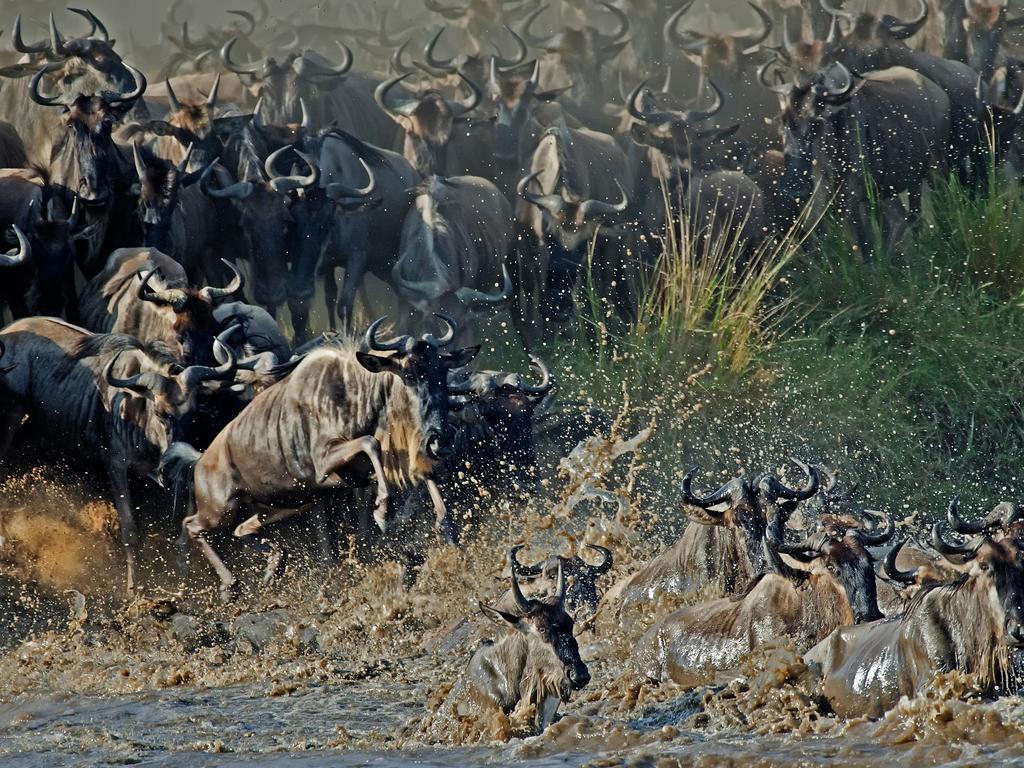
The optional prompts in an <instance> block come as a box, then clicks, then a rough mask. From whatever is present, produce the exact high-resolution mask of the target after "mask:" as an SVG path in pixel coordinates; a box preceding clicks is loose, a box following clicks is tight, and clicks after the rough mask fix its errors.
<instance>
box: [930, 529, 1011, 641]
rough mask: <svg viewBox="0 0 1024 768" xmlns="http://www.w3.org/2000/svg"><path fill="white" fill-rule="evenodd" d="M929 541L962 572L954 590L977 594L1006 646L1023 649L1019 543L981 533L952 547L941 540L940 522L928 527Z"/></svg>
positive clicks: (952, 544) (947, 542)
mask: <svg viewBox="0 0 1024 768" xmlns="http://www.w3.org/2000/svg"><path fill="white" fill-rule="evenodd" d="M931 540H932V546H933V547H934V548H935V549H936V550H938V551H939V553H940V554H942V555H943V557H945V558H946V559H947V560H949V561H950V562H952V563H955V564H957V565H959V566H960V567H961V569H964V568H965V569H966V571H965V574H964V577H963V580H962V583H961V584H960V585H959V587H958V588H960V589H970V590H972V591H974V592H975V593H976V594H977V596H978V597H979V599H980V603H981V604H982V605H985V606H986V607H987V608H988V610H990V611H991V612H992V617H991V618H992V620H993V624H994V625H995V626H996V627H999V628H1000V629H1001V630H1002V632H1003V634H1004V637H1005V639H1006V642H1007V644H1008V645H1010V646H1011V647H1014V648H1020V647H1022V646H1024V559H1022V557H1021V555H1022V552H1021V544H1020V542H1019V541H1018V540H1017V539H1016V538H1009V537H1007V538H1002V539H994V538H992V537H991V536H989V535H987V534H982V535H980V536H977V537H975V538H974V539H970V540H968V541H967V542H966V543H965V544H954V543H951V542H949V541H946V540H945V539H944V538H943V536H942V530H941V524H940V523H935V524H934V525H933V526H932V535H931ZM965 630H968V631H969V630H970V628H968V627H965Z"/></svg>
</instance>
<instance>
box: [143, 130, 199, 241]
mask: <svg viewBox="0 0 1024 768" xmlns="http://www.w3.org/2000/svg"><path fill="white" fill-rule="evenodd" d="M191 156H192V145H191V144H190V145H189V147H188V150H187V151H186V152H185V156H184V157H183V158H182V159H181V162H179V163H178V164H177V165H175V164H174V163H171V162H168V161H166V160H163V159H161V158H159V157H156V156H155V155H153V154H151V153H150V152H148V151H146V152H145V157H144V153H143V150H142V149H141V148H140V147H139V145H138V144H137V143H135V142H132V159H133V161H134V163H135V174H136V176H137V177H138V182H137V184H136V185H133V187H132V191H133V192H136V193H137V194H138V196H139V208H138V215H139V219H140V220H141V221H142V232H143V240H142V244H143V245H146V246H150V247H152V248H156V249H157V250H161V251H169V250H170V247H171V225H172V223H173V221H174V212H175V211H176V210H177V208H178V200H179V196H180V193H181V190H182V189H185V188H187V187H190V186H192V185H193V184H195V183H196V182H197V181H199V177H200V175H201V172H200V171H193V172H192V173H186V169H187V168H188V164H189V159H190V158H191Z"/></svg>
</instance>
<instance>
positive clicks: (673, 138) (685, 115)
mask: <svg viewBox="0 0 1024 768" xmlns="http://www.w3.org/2000/svg"><path fill="white" fill-rule="evenodd" d="M708 86H709V87H710V88H711V90H712V92H713V93H714V95H715V101H714V103H713V104H711V105H710V106H709V107H707V108H706V109H689V110H686V111H685V112H679V111H674V110H666V109H659V108H657V106H656V105H655V103H654V96H653V94H652V93H651V92H650V91H649V90H648V88H647V83H646V81H645V82H642V83H640V85H638V86H637V87H636V88H634V89H633V92H632V93H631V94H630V95H629V99H628V101H627V102H626V108H627V110H628V111H629V114H630V116H631V117H633V119H634V121H635V122H634V123H633V125H632V126H631V127H630V134H631V136H632V138H633V141H635V142H636V143H637V144H643V145H645V146H649V147H653V148H654V149H657V150H658V151H660V152H662V153H663V154H664V155H665V156H666V157H670V158H677V159H678V160H681V161H686V162H687V164H688V165H689V167H690V169H691V170H708V168H707V167H706V166H707V164H706V163H705V161H704V153H705V150H706V149H707V147H708V146H709V145H710V144H712V143H713V142H715V141H718V140H720V139H724V138H727V137H728V136H730V135H732V134H733V133H735V132H736V130H737V129H738V128H739V126H738V125H737V126H732V127H729V128H713V127H709V126H708V125H706V123H707V122H708V121H709V120H711V119H712V118H713V117H714V116H715V115H717V114H718V113H719V112H720V111H721V109H722V105H723V103H724V98H723V97H722V92H721V91H720V90H719V88H718V86H717V85H715V82H714V81H713V80H708Z"/></svg>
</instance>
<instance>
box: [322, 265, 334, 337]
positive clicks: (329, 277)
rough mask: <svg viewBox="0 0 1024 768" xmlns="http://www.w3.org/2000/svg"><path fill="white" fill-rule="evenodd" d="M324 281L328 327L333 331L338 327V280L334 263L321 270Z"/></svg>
mask: <svg viewBox="0 0 1024 768" xmlns="http://www.w3.org/2000/svg"><path fill="white" fill-rule="evenodd" d="M321 277H322V278H323V281H324V303H325V304H327V327H328V328H330V329H331V330H332V331H333V330H336V329H337V327H338V314H337V312H338V310H337V309H336V307H337V306H338V280H337V279H336V278H335V276H334V265H333V264H331V265H329V266H328V267H327V268H326V269H324V270H323V272H321Z"/></svg>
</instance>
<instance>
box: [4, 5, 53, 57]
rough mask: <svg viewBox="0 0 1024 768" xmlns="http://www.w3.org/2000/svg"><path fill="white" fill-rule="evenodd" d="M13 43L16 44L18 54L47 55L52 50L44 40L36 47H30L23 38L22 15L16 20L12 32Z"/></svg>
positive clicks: (15, 48) (36, 44)
mask: <svg viewBox="0 0 1024 768" xmlns="http://www.w3.org/2000/svg"><path fill="white" fill-rule="evenodd" d="M11 41H12V43H13V44H14V50H16V51H17V52H18V53H30V54H31V53H46V52H47V51H48V50H50V47H49V45H47V43H46V41H45V40H43V41H41V42H39V43H35V44H34V45H29V44H28V43H26V42H25V40H24V39H23V38H22V36H21V14H20V13H19V14H18V15H17V17H15V19H14V28H13V29H12V30H11Z"/></svg>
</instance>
